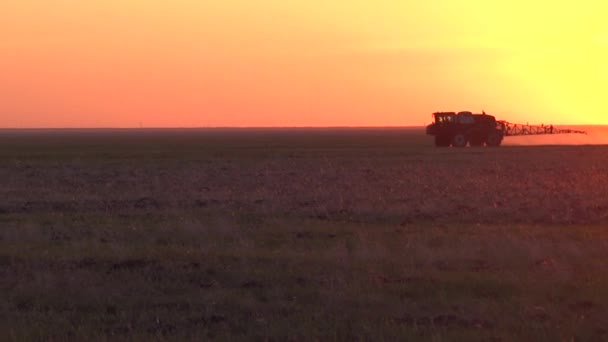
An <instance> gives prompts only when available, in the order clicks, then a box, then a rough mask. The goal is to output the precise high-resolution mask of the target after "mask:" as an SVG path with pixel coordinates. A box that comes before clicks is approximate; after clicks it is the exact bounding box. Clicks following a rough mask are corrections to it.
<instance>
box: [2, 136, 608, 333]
mask: <svg viewBox="0 0 608 342" xmlns="http://www.w3.org/2000/svg"><path fill="white" fill-rule="evenodd" d="M508 139H509V138H507V139H506V140H505V143H508V142H509V140H508ZM537 143H538V141H537ZM541 143H542V141H541ZM607 229H608V146H604V145H568V146H566V145H552V146H525V145H522V144H521V141H520V143H517V141H516V142H515V143H514V144H513V145H511V146H508V145H507V146H502V147H499V148H465V149H455V148H435V147H434V146H432V139H431V138H429V137H426V136H425V135H424V132H423V131H422V130H420V129H199V130H53V131H43V130H5V131H0V337H2V340H16V341H17V340H18V341H21V340H66V339H68V340H69V339H71V340H89V339H91V340H121V339H124V340H203V339H204V340H207V339H217V340H233V339H246V340H262V341H264V340H433V341H454V340H467V341H470V340H480V341H512V340H529V341H543V340H545V341H556V340H568V341H571V340H574V341H598V340H605V339H608V329H607V328H606V327H608V263H606V260H608V231H607Z"/></svg>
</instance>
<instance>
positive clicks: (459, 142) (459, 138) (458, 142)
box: [452, 133, 467, 147]
mask: <svg viewBox="0 0 608 342" xmlns="http://www.w3.org/2000/svg"><path fill="white" fill-rule="evenodd" d="M452 146H454V147H465V146H467V137H465V136H464V134H461V133H459V134H456V135H454V137H453V138H452Z"/></svg>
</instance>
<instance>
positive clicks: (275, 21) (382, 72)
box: [0, 0, 608, 127]
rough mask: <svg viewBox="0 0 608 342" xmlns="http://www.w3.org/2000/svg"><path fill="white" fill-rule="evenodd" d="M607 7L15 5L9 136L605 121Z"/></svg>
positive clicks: (250, 0) (4, 24) (264, 0)
mask: <svg viewBox="0 0 608 342" xmlns="http://www.w3.org/2000/svg"><path fill="white" fill-rule="evenodd" d="M607 16H608V2H605V1H603V0H578V1H562V0H554V1H535V0H509V1H500V0H498V1H488V0H459V1H455V0H407V1H406V0H289V1H287V0H172V1H167V0H86V1H83V0H53V1H51V0H20V1H17V0H14V1H8V0H7V1H2V2H1V3H0V127H139V126H140V125H141V126H144V127H158V126H171V127H191V126H194V127H205V126H392V125H399V126H403V125H407V126H410V125H424V124H427V123H429V122H430V120H431V118H430V113H431V112H433V111H438V110H473V111H481V110H482V109H483V110H485V111H486V112H489V113H492V114H495V115H496V116H497V117H499V118H500V119H506V120H508V121H513V122H530V123H555V124H608V111H607V110H606V108H608V104H606V103H605V102H606V99H608V95H607V94H608V20H607V19H606V18H607Z"/></svg>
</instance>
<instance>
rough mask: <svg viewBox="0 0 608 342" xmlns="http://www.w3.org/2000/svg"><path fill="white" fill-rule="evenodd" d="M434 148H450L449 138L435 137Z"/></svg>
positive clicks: (443, 136)
mask: <svg viewBox="0 0 608 342" xmlns="http://www.w3.org/2000/svg"><path fill="white" fill-rule="evenodd" d="M435 146H437V147H448V146H450V137H449V136H445V135H436V136H435Z"/></svg>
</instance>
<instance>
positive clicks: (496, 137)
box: [487, 132, 502, 147]
mask: <svg viewBox="0 0 608 342" xmlns="http://www.w3.org/2000/svg"><path fill="white" fill-rule="evenodd" d="M500 143H502V136H501V135H500V134H498V133H497V132H492V133H490V134H488V139H487V144H488V146H491V147H497V146H500Z"/></svg>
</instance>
